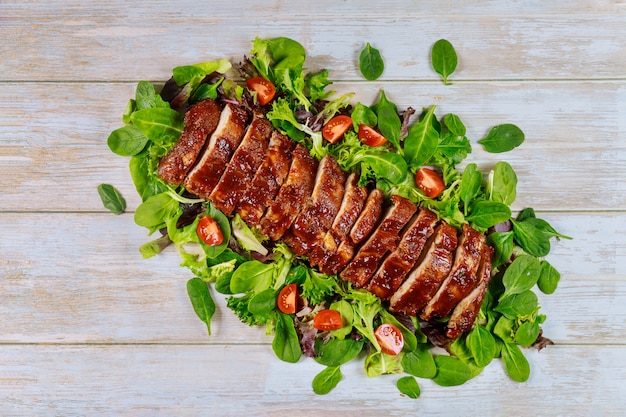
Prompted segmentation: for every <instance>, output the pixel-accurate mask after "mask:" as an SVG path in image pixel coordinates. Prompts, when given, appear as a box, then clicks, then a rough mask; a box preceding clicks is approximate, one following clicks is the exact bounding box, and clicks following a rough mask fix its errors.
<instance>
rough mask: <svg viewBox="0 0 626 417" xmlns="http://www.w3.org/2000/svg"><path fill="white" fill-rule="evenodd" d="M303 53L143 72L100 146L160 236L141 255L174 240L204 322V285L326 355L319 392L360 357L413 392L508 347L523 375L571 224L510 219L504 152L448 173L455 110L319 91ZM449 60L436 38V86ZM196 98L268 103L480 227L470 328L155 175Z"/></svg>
mask: <svg viewBox="0 0 626 417" xmlns="http://www.w3.org/2000/svg"><path fill="white" fill-rule="evenodd" d="M305 57H306V54H305V50H304V48H303V47H302V45H300V44H299V43H298V42H296V41H294V40H292V39H288V38H276V39H259V38H257V39H255V40H254V41H253V47H252V50H251V52H250V56H249V57H244V58H243V61H242V62H241V63H238V64H236V65H233V64H231V63H230V62H229V61H228V60H226V59H222V60H220V61H215V62H205V63H201V64H196V65H189V66H181V67H177V68H174V70H173V75H172V79H170V80H169V81H168V82H167V83H166V84H165V86H164V87H163V89H162V90H161V91H160V93H157V91H156V89H155V86H154V85H153V84H152V83H150V82H145V81H142V82H140V83H139V84H138V86H137V90H136V95H135V97H134V98H133V99H131V100H130V101H129V104H128V106H127V108H126V110H125V111H124V114H123V117H122V120H123V122H124V126H123V127H121V128H119V129H117V130H115V131H113V132H112V133H111V134H110V136H109V138H108V145H109V148H110V149H111V151H113V152H114V153H115V154H118V155H121V156H125V157H130V164H129V165H130V172H131V175H132V179H133V181H134V184H135V187H136V190H137V192H138V194H139V196H140V197H141V199H142V204H141V205H140V206H139V207H138V208H137V209H136V211H135V213H134V220H135V222H136V224H138V225H139V226H143V227H145V228H147V229H148V231H149V233H150V234H153V233H159V234H160V236H159V237H157V238H156V239H154V240H152V241H150V242H148V243H146V244H144V245H142V246H141V248H140V252H141V254H142V255H143V256H144V257H146V258H148V257H151V256H154V255H156V254H158V253H159V252H161V251H162V250H163V249H164V248H165V247H167V246H169V245H172V244H173V245H174V246H175V247H176V249H177V250H178V252H179V253H180V256H181V258H182V263H181V265H182V266H184V267H187V268H189V269H190V270H191V272H192V273H193V275H194V278H192V279H190V280H189V281H188V282H187V291H188V294H189V298H190V300H191V304H192V306H193V309H194V311H195V312H196V314H197V315H198V317H199V318H200V319H201V320H202V321H203V322H205V323H206V326H207V331H208V333H209V334H210V333H211V318H212V316H213V314H214V312H215V309H216V306H215V303H214V301H213V293H214V292H218V293H221V294H224V295H225V296H226V297H227V306H228V308H230V309H231V310H232V311H233V312H234V313H235V314H236V315H237V316H238V317H239V319H241V321H242V322H243V323H246V324H248V325H250V326H265V327H266V329H267V334H268V335H271V337H272V338H273V339H272V348H273V350H274V352H275V353H276V356H277V357H278V358H280V359H281V360H283V361H287V362H292V363H295V362H298V361H299V360H300V359H301V357H302V356H310V357H312V358H313V359H314V360H315V361H317V362H319V363H320V364H322V365H325V366H326V368H325V369H324V370H323V371H322V372H320V373H319V374H318V375H317V376H315V377H314V378H313V381H312V387H313V390H314V391H315V392H316V393H318V394H325V393H328V392H329V391H330V390H332V389H333V388H334V387H335V386H336V385H337V384H338V383H339V382H340V381H341V379H342V373H341V366H342V365H343V364H345V363H347V362H349V361H352V360H353V359H356V358H364V371H365V374H366V375H367V376H369V377H373V376H377V375H381V374H399V375H401V377H399V379H398V380H397V387H398V389H399V390H400V391H401V392H402V393H404V394H405V395H407V396H409V397H412V398H415V397H418V396H419V395H420V388H419V385H418V381H417V379H416V378H428V379H432V380H433V381H434V382H435V383H437V384H439V385H442V386H451V385H459V384H463V383H464V382H466V381H468V380H469V379H471V378H473V377H475V376H477V375H478V374H480V372H481V371H482V369H483V368H484V367H486V366H487V365H488V364H489V363H490V362H491V361H492V360H493V359H494V358H500V359H502V361H503V363H504V367H505V369H506V372H507V373H508V375H509V376H510V377H511V378H512V379H514V380H516V381H525V380H526V379H527V378H528V377H529V375H530V368H529V364H528V361H527V360H526V358H525V356H524V354H523V352H522V350H521V349H520V346H521V347H529V346H535V347H538V348H542V347H544V346H545V345H546V344H548V343H551V342H550V341H549V340H548V339H546V338H544V337H543V336H542V331H541V324H542V323H543V322H544V320H545V319H546V316H545V315H543V314H541V313H540V311H539V303H538V299H537V295H536V292H535V291H536V289H538V290H539V291H541V292H543V293H546V294H550V293H552V292H554V291H555V289H556V287H557V285H558V282H559V278H560V276H559V273H558V271H557V270H556V269H555V268H554V267H553V266H552V265H550V263H549V262H548V261H546V260H545V259H544V257H545V256H546V255H547V254H548V253H549V251H550V241H551V239H552V238H567V236H564V235H561V234H560V233H558V232H557V231H556V230H554V228H553V227H552V226H550V224H548V223H547V222H546V221H545V220H542V219H540V218H538V217H537V216H536V215H535V212H534V211H533V209H531V208H528V209H525V210H522V211H521V212H520V213H519V214H518V215H517V216H515V217H513V214H512V212H511V209H510V206H511V204H512V203H513V202H514V200H515V198H516V184H517V177H516V174H515V172H514V170H513V168H512V167H511V165H510V164H508V163H507V162H504V161H502V162H498V163H497V164H495V166H494V168H493V170H491V172H489V173H488V175H484V174H483V172H481V171H480V170H479V167H478V166H477V165H476V164H475V163H468V164H466V165H465V168H464V170H463V171H462V172H459V170H457V166H458V165H459V164H460V163H461V162H463V161H464V160H465V159H466V157H467V156H468V155H469V154H470V152H471V149H472V147H471V143H470V140H469V139H468V137H467V136H466V128H465V125H464V123H463V122H462V121H461V119H460V117H459V116H458V115H455V114H446V115H444V116H443V117H439V116H437V115H436V113H435V110H436V107H435V106H434V105H431V106H429V107H426V108H424V109H423V110H422V111H421V112H418V114H417V115H416V118H415V119H416V120H415V122H413V123H412V122H411V120H410V119H411V117H412V116H413V115H414V113H416V112H415V110H414V109H412V108H408V109H405V110H403V111H399V110H398V108H397V106H396V105H395V104H394V103H393V102H392V101H391V100H390V99H389V98H388V94H387V92H386V91H380V95H379V98H378V100H377V101H376V102H375V103H372V104H367V103H361V102H356V103H355V104H353V103H352V101H353V98H354V94H352V93H350V94H343V95H340V96H336V93H335V92H333V91H328V87H329V86H330V85H331V84H332V83H331V81H329V79H328V71H327V70H323V71H320V72H317V73H308V72H307V71H306V70H305V68H304V63H305ZM456 59H457V58H456V52H455V51H454V48H453V47H452V45H451V44H450V43H449V42H447V41H444V40H442V41H439V42H437V43H436V44H435V45H434V47H433V50H432V63H433V68H434V69H435V71H436V72H438V73H439V74H441V75H442V77H443V81H444V82H445V83H447V82H448V81H447V80H448V76H449V75H450V74H451V73H452V72H453V71H454V68H455V66H456ZM360 70H361V73H362V74H363V76H364V77H365V78H366V79H368V80H371V79H376V78H378V77H379V76H380V75H381V74H382V72H383V71H384V63H383V60H382V57H381V54H380V52H379V51H378V50H376V49H374V48H373V47H372V46H371V45H370V44H369V43H368V44H367V46H366V47H365V48H364V50H363V51H362V52H361V55H360ZM206 98H214V99H216V98H219V99H220V100H223V101H228V102H235V103H238V104H239V105H241V106H245V107H248V108H250V109H251V110H254V111H263V112H264V113H266V117H267V118H268V119H269V120H270V121H271V122H272V124H273V125H274V127H275V128H277V129H279V130H280V131H282V132H284V133H285V134H287V135H288V136H289V137H291V138H292V139H293V140H295V141H297V142H299V143H302V144H304V145H305V146H306V147H307V148H308V149H309V150H310V152H311V154H312V155H313V156H314V157H316V158H321V157H323V156H324V155H326V154H330V155H332V156H334V157H335V158H336V160H337V161H338V163H339V164H340V166H341V167H342V168H343V169H345V170H347V171H354V170H358V171H359V172H360V175H361V177H360V183H361V184H366V183H373V182H374V183H375V184H376V186H377V187H378V188H380V189H381V190H383V191H384V192H385V193H386V194H387V195H391V194H399V195H401V196H404V197H406V198H408V199H410V200H412V201H413V202H415V203H417V204H419V205H420V206H424V207H428V208H429V209H431V210H433V211H434V212H435V213H437V214H438V216H439V217H440V218H441V219H444V220H446V221H447V222H449V223H450V224H452V225H453V226H456V227H461V226H462V225H463V224H464V223H469V224H470V225H471V226H472V227H474V228H476V229H477V230H480V231H482V232H484V233H486V234H487V235H488V242H489V244H490V245H491V246H492V247H493V248H494V250H495V255H494V258H493V267H494V271H495V276H494V277H493V279H492V281H491V284H490V286H489V288H488V291H487V293H486V297H485V300H484V302H483V304H482V307H481V310H480V313H479V316H478V319H477V323H476V325H475V326H474V328H473V329H472V330H471V331H470V332H468V333H466V334H464V335H462V336H461V337H459V338H458V339H456V340H450V339H446V338H445V337H443V335H442V334H441V333H440V332H439V329H438V328H437V324H436V323H420V322H419V320H418V319H416V318H415V317H409V316H401V315H395V314H392V313H391V312H389V311H388V310H387V308H386V305H385V304H384V303H383V302H382V301H381V300H380V299H379V298H378V297H377V296H375V295H373V294H371V293H369V292H367V291H365V290H362V289H356V288H353V287H352V286H351V285H350V284H349V283H346V282H343V281H342V280H341V279H339V278H338V277H337V276H329V275H325V274H322V273H320V272H318V271H317V270H315V269H312V268H310V267H309V266H308V264H307V260H306V258H302V257H297V256H295V255H294V254H293V253H292V252H291V251H290V250H289V248H288V247H287V246H286V245H284V244H274V243H270V242H268V241H266V240H265V239H264V238H263V236H261V235H260V234H259V233H258V231H257V230H255V229H251V228H249V227H248V226H247V225H246V224H245V223H244V222H243V221H242V220H241V218H240V217H239V216H238V215H234V216H232V217H230V218H228V217H226V216H225V215H224V214H223V213H221V212H220V211H219V210H217V209H215V207H213V205H212V204H210V203H209V202H207V201H203V200H199V199H197V198H196V197H194V196H192V195H189V194H188V193H187V192H186V191H185V190H184V188H183V187H182V186H178V187H173V186H171V185H168V184H166V183H164V182H163V181H162V180H160V179H159V177H158V176H157V165H158V162H159V160H160V158H161V157H163V156H164V155H165V154H166V153H167V152H168V151H169V150H170V149H171V148H172V146H173V145H174V144H175V142H176V141H177V139H178V138H179V136H180V134H181V132H182V130H183V127H184V121H183V114H184V112H185V110H186V109H187V108H188V107H189V106H190V105H192V104H193V103H196V102H199V101H201V100H203V99H206ZM333 120H334V122H333ZM523 141H524V134H523V132H522V131H521V130H520V129H519V128H518V127H517V126H515V125H513V124H502V125H498V126H495V127H493V128H491V130H489V132H488V134H487V135H486V136H485V137H484V138H482V139H480V140H478V143H479V144H481V145H482V146H483V147H484V149H485V150H487V151H488V152H494V153H497V152H505V151H509V150H511V149H514V148H515V147H517V146H519V145H521V144H522V142H523ZM99 192H100V195H101V197H102V200H103V203H104V206H105V207H107V208H108V209H110V210H111V211H113V212H114V213H118V214H119V213H121V212H123V211H124V209H125V201H124V199H123V197H122V196H121V195H120V193H119V192H118V191H117V190H116V189H115V188H114V187H112V186H111V185H109V184H102V185H101V186H100V187H99ZM204 218H211V219H213V220H214V221H215V223H216V224H217V225H218V226H219V231H220V232H221V237H222V239H221V240H218V241H215V242H212V243H211V244H207V243H206V239H203V237H202V235H201V234H200V235H199V233H198V231H199V230H201V225H199V222H201V221H202V220H201V219H204ZM385 326H387V327H385ZM390 329H391V330H390ZM393 329H395V332H394V330H393ZM398 333H399V334H398ZM390 337H391V338H392V339H391V343H390V339H389V338H390ZM394 342H396V343H395V345H394ZM399 342H402V343H399ZM390 346H391V349H390ZM394 346H395V349H394Z"/></svg>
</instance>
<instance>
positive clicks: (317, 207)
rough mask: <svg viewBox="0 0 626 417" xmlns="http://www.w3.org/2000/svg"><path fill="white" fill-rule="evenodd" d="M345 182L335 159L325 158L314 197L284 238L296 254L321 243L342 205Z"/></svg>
mask: <svg viewBox="0 0 626 417" xmlns="http://www.w3.org/2000/svg"><path fill="white" fill-rule="evenodd" d="M345 181H346V174H345V173H344V172H343V171H342V169H341V167H340V166H339V164H338V163H337V161H336V160H335V158H333V157H332V156H330V155H326V156H324V157H323V158H322V160H321V161H320V163H319V167H318V168H317V176H316V177H315V187H314V188H313V192H312V194H311V198H310V199H309V201H308V202H307V205H306V206H305V208H304V209H303V210H302V212H301V213H300V215H299V216H298V217H297V218H296V220H295V221H294V222H293V224H292V225H291V228H290V229H289V230H288V231H287V233H286V234H285V236H283V241H284V242H285V243H286V244H287V245H289V247H290V248H291V249H292V250H293V252H294V253H295V254H296V255H298V256H301V255H304V254H305V253H308V252H309V251H310V250H311V249H313V248H314V247H316V246H317V245H319V244H320V243H321V240H322V238H323V237H324V235H325V234H326V232H327V231H328V229H329V228H330V226H331V225H332V223H333V220H334V219H335V216H336V215H337V212H338V211H339V207H340V206H341V200H342V199H343V194H344V183H345Z"/></svg>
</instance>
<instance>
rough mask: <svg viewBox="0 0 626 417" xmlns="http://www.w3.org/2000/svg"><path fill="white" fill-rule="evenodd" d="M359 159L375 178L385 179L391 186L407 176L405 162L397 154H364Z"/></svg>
mask: <svg viewBox="0 0 626 417" xmlns="http://www.w3.org/2000/svg"><path fill="white" fill-rule="evenodd" d="M360 159H361V161H362V162H363V163H365V164H367V166H368V167H369V168H370V169H371V170H372V171H373V172H374V174H375V175H376V177H377V178H382V179H385V180H387V181H388V182H389V183H390V184H392V185H397V184H400V183H402V182H403V181H404V179H405V178H406V176H407V172H408V167H407V165H406V161H405V160H404V158H403V157H401V156H400V155H398V154H397V153H394V152H388V153H384V154H364V155H362V156H361V158H360Z"/></svg>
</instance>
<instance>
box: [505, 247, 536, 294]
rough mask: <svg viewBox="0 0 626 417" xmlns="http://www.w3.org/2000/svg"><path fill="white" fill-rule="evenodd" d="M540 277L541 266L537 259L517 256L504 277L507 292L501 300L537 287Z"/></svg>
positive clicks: (528, 256)
mask: <svg viewBox="0 0 626 417" xmlns="http://www.w3.org/2000/svg"><path fill="white" fill-rule="evenodd" d="M540 275H541V265H540V264H539V260H538V259H537V258H535V257H534V256H530V255H519V256H517V257H516V258H515V260H514V261H513V262H512V263H511V265H509V266H508V267H507V268H506V271H505V272H504V276H503V277H502V283H503V284H504V288H505V290H504V294H502V296H501V297H500V299H502V298H504V297H508V296H509V295H513V294H520V293H522V292H524V291H528V290H530V289H531V288H532V287H534V286H535V284H536V283H537V280H538V279H539V276H540Z"/></svg>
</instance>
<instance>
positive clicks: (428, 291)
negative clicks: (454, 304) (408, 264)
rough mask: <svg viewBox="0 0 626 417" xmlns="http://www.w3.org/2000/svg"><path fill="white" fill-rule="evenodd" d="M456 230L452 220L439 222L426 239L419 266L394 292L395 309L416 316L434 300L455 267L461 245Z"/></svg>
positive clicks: (393, 309) (391, 304)
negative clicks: (458, 248) (453, 264)
mask: <svg viewBox="0 0 626 417" xmlns="http://www.w3.org/2000/svg"><path fill="white" fill-rule="evenodd" d="M456 233H457V231H456V229H455V228H454V227H452V226H450V225H449V224H448V223H446V222H441V223H439V225H438V226H437V227H436V229H435V233H434V234H433V235H432V236H431V238H430V239H429V240H428V242H426V245H425V246H424V250H423V254H422V255H421V256H420V259H418V261H417V262H416V265H417V266H416V267H415V268H414V269H413V270H412V271H411V272H410V273H409V275H408V277H407V279H406V280H405V281H404V282H403V283H402V285H400V288H398V290H397V291H396V292H395V293H394V294H393V295H392V296H391V298H390V300H389V309H390V310H391V311H395V312H399V313H404V314H408V315H410V316H415V315H417V313H419V312H420V310H421V309H422V308H424V306H425V305H426V303H428V301H430V299H431V298H432V297H433V295H435V293H436V292H437V290H438V289H439V286H440V285H441V283H442V282H443V280H444V279H445V278H446V276H448V274H449V272H450V268H451V267H452V261H453V259H452V256H453V252H454V250H455V248H456V246H457V237H456Z"/></svg>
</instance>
